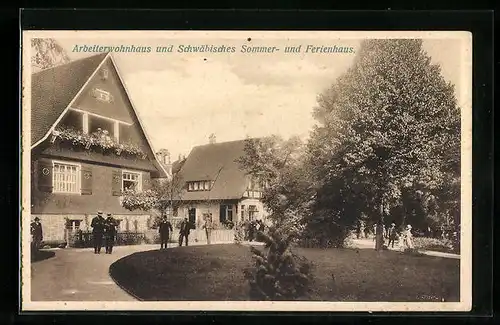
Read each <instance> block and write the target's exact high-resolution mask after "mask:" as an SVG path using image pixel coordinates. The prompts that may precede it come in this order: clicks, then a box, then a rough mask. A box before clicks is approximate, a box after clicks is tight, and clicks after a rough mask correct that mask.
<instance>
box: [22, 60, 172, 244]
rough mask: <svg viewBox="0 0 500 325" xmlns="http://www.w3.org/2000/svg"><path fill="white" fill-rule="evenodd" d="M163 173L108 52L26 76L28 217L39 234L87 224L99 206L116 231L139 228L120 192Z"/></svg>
mask: <svg viewBox="0 0 500 325" xmlns="http://www.w3.org/2000/svg"><path fill="white" fill-rule="evenodd" d="M165 176H166V171H165V169H164V168H163V166H162V165H161V164H160V162H159V161H158V160H157V157H156V155H155V152H154V151H153V149H152V147H151V142H150V141H149V139H148V136H147V134H146V132H145V130H144V128H143V125H142V123H141V121H140V119H139V116H138V115H137V111H136V109H135V107H134V105H133V104H132V102H131V100H130V97H129V95H128V92H127V89H126V87H125V84H124V83H123V80H122V77H121V75H120V72H119V70H118V67H117V65H116V63H115V61H114V59H113V57H112V55H111V54H109V53H104V54H99V55H94V56H91V57H87V58H84V59H80V60H76V61H73V62H70V63H67V64H64V65H60V66H57V67H54V68H50V69H46V70H42V71H40V72H37V73H34V74H32V76H31V216H32V218H34V217H39V218H40V220H41V222H42V225H43V229H44V240H63V239H64V238H65V234H66V233H67V230H70V231H75V230H78V229H82V230H86V229H89V223H90V221H91V219H92V218H93V217H94V216H95V214H96V212H97V211H98V210H102V211H103V212H104V213H112V214H113V215H114V217H115V218H116V219H117V220H118V221H119V231H127V230H128V231H135V232H139V231H142V230H144V229H145V228H147V226H148V223H149V222H150V216H149V214H148V213H147V212H144V211H128V210H126V209H125V208H123V207H122V206H121V204H120V196H121V193H122V191H123V190H125V189H135V190H137V191H142V190H145V189H147V188H148V187H149V186H150V182H151V179H152V178H160V177H165Z"/></svg>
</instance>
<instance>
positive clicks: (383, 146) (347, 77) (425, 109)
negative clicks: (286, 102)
mask: <svg viewBox="0 0 500 325" xmlns="http://www.w3.org/2000/svg"><path fill="white" fill-rule="evenodd" d="M314 115H315V118H316V119H317V121H318V125H317V126H316V127H315V128H314V130H313V132H312V135H311V139H310V141H309V143H308V163H309V164H310V168H311V169H312V170H313V173H312V175H313V176H314V178H315V181H316V182H318V183H319V184H320V186H319V190H318V198H317V200H316V202H315V206H314V214H313V215H314V217H313V218H312V220H310V221H309V225H310V226H311V227H310V228H311V229H313V230H317V229H322V230H323V232H325V233H328V232H329V231H328V229H331V228H332V225H334V227H333V228H334V229H337V233H340V234H345V233H346V230H347V229H349V228H350V227H352V226H353V225H354V223H355V222H356V220H357V219H358V218H359V217H360V216H361V214H363V213H366V214H367V215H368V216H370V218H371V219H372V220H373V221H378V220H382V221H383V220H384V216H387V215H388V214H389V213H391V211H393V210H394V208H396V207H401V206H402V207H403V210H404V207H405V204H404V203H405V198H406V199H408V197H412V196H414V194H415V193H417V191H420V192H422V193H423V196H425V197H431V196H432V197H433V200H434V202H435V203H436V204H435V206H434V209H437V208H438V206H439V205H442V204H443V202H444V201H445V197H446V196H448V195H449V193H450V192H453V184H456V180H457V179H458V178H459V170H460V110H459V108H458V107H457V105H456V99H455V96H454V90H453V86H452V85H451V84H449V83H447V82H446V81H445V80H444V79H443V77H442V76H441V74H440V68H439V66H437V65H433V64H431V59H430V57H429V56H428V55H427V54H426V53H425V51H424V50H423V49H422V41H421V40H415V39H391V40H366V41H364V42H363V43H362V44H361V46H360V49H359V51H358V54H357V57H356V58H355V60H354V64H353V66H352V67H351V68H350V69H349V70H348V71H347V72H346V73H345V74H344V75H343V76H341V77H340V78H339V79H338V80H337V81H336V82H335V83H334V84H333V85H332V86H331V87H330V88H329V89H328V90H326V91H325V92H324V93H323V94H321V95H320V96H319V98H318V107H317V108H316V109H315V112H314ZM455 198H456V197H455ZM407 201H408V200H406V202H407ZM403 214H404V215H406V214H407V212H406V211H405V212H403ZM403 219H404V218H403ZM403 222H405V221H404V220H403Z"/></svg>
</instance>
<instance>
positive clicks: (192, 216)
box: [188, 208, 196, 225]
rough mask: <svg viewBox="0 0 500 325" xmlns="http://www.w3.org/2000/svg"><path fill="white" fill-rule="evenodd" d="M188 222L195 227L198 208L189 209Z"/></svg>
mask: <svg viewBox="0 0 500 325" xmlns="http://www.w3.org/2000/svg"><path fill="white" fill-rule="evenodd" d="M188 220H189V222H190V223H192V224H193V225H194V224H195V223H196V208H189V210H188Z"/></svg>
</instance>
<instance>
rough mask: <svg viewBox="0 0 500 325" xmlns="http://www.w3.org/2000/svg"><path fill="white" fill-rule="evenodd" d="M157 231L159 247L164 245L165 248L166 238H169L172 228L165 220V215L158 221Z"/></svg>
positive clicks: (161, 247)
mask: <svg viewBox="0 0 500 325" xmlns="http://www.w3.org/2000/svg"><path fill="white" fill-rule="evenodd" d="M158 231H159V233H160V249H163V247H164V245H165V248H167V245H168V240H169V239H170V232H171V231H173V229H172V224H171V223H170V221H168V220H167V218H166V217H165V216H163V217H162V219H161V221H160V226H159V227H158Z"/></svg>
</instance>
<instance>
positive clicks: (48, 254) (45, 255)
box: [31, 250, 56, 263]
mask: <svg viewBox="0 0 500 325" xmlns="http://www.w3.org/2000/svg"><path fill="white" fill-rule="evenodd" d="M54 256H56V253H55V252H53V251H45V250H39V251H35V250H33V251H32V252H31V262H32V263H35V262H39V261H43V260H46V259H49V258H52V257H54Z"/></svg>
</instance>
